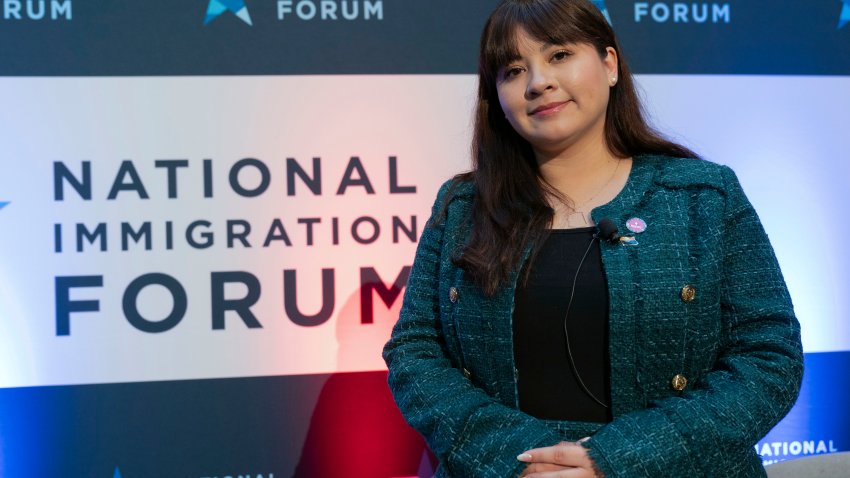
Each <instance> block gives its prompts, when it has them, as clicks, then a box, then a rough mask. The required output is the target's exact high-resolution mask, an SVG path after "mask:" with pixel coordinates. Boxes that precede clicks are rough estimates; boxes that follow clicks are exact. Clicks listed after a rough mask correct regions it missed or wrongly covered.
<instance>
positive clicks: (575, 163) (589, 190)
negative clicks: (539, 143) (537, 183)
mask: <svg viewBox="0 0 850 478" xmlns="http://www.w3.org/2000/svg"><path fill="white" fill-rule="evenodd" d="M576 146H579V145H576ZM536 154H537V162H538V165H539V167H540V175H541V176H542V177H543V179H544V180H545V181H546V182H547V183H549V184H550V185H551V186H552V187H554V188H555V189H557V190H558V191H559V192H560V193H561V194H563V195H565V196H567V197H568V198H570V199H572V200H573V201H577V202H581V201H583V200H585V199H586V198H587V197H588V196H590V195H592V194H593V193H594V192H595V191H597V190H599V189H600V188H601V187H603V183H604V182H605V181H606V180H607V179H608V178H609V177H610V175H611V174H612V171H613V170H614V168H615V167H616V163H615V162H616V161H617V160H618V158H617V157H616V156H614V155H613V154H612V153H611V152H610V151H609V150H608V148H607V146H605V144H604V143H603V142H597V143H596V144H587V145H583V147H572V148H568V149H566V150H561V151H558V152H554V153H553V152H549V153H547V152H539V151H538V152H536Z"/></svg>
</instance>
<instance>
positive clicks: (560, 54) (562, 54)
mask: <svg viewBox="0 0 850 478" xmlns="http://www.w3.org/2000/svg"><path fill="white" fill-rule="evenodd" d="M568 56H570V52H568V51H566V50H559V51H556V52H555V53H554V54H553V55H552V59H553V60H555V61H561V60H565V59H566V58H567V57H568Z"/></svg>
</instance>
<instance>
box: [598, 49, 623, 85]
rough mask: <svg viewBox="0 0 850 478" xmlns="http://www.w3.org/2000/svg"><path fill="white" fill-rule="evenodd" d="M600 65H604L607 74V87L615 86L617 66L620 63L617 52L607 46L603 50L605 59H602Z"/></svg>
mask: <svg viewBox="0 0 850 478" xmlns="http://www.w3.org/2000/svg"><path fill="white" fill-rule="evenodd" d="M602 63H603V64H604V65H605V70H606V72H607V73H608V85H609V86H614V85H616V84H617V79H618V78H619V73H620V72H619V71H618V70H619V69H618V68H617V65H618V64H619V63H620V62H619V61H618V57H617V50H615V49H614V47H610V46H609V47H608V48H606V49H605V58H603V59H602Z"/></svg>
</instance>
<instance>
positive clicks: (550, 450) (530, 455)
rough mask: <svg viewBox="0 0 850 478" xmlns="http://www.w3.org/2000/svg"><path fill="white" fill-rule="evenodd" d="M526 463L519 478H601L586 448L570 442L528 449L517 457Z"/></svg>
mask: <svg viewBox="0 0 850 478" xmlns="http://www.w3.org/2000/svg"><path fill="white" fill-rule="evenodd" d="M517 460H519V461H522V462H524V463H528V466H527V467H526V468H525V470H524V471H523V472H522V475H520V478H602V476H601V475H599V474H597V472H596V469H595V468H594V466H593V460H591V459H590V456H588V454H587V450H586V449H585V448H584V447H583V446H581V445H579V444H577V443H572V442H565V441H563V442H561V443H558V444H557V445H553V446H549V447H545V448H535V449H533V450H528V451H526V452H524V453H522V454H520V455H519V456H518V457H517Z"/></svg>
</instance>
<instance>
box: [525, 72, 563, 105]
mask: <svg viewBox="0 0 850 478" xmlns="http://www.w3.org/2000/svg"><path fill="white" fill-rule="evenodd" d="M555 88H557V82H556V81H555V79H554V77H553V75H552V71H551V70H550V69H549V68H546V67H540V68H532V69H530V70H529V77H528V86H527V87H526V91H525V94H526V96H528V97H529V98H535V97H537V96H540V95H542V94H543V92H544V91H546V90H553V89H555Z"/></svg>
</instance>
